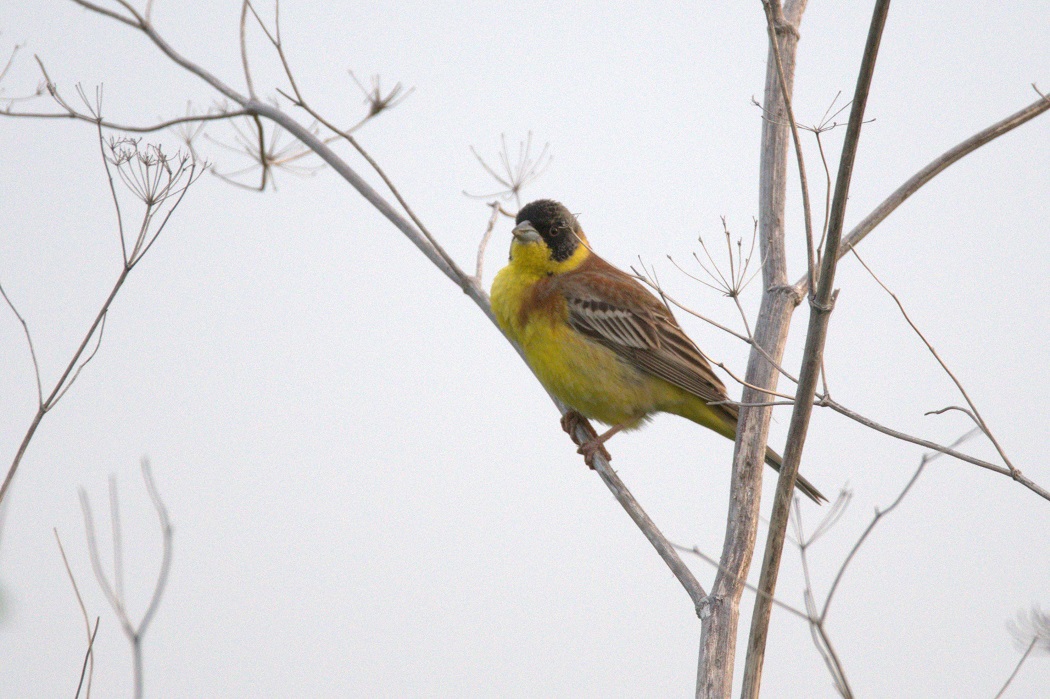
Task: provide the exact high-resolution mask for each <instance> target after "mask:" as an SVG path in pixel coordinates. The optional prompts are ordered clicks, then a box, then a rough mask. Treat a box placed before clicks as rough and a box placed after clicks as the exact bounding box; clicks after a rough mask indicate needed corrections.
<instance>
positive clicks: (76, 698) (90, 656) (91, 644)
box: [73, 616, 102, 699]
mask: <svg viewBox="0 0 1050 699" xmlns="http://www.w3.org/2000/svg"><path fill="white" fill-rule="evenodd" d="M101 620H102V617H100V616H97V617H95V629H94V630H93V631H89V634H88V647H87V651H85V653H84V662H83V664H82V665H81V666H80V681H79V682H77V693H76V694H74V695H73V699H80V690H81V689H83V688H84V673H85V672H87V681H88V683H87V692H86V693H85V695H84V696H85V699H91V676H92V675H93V674H94V672H95V660H94V658H95V653H94V648H95V636H97V635H98V622H100V621H101ZM89 628H90V627H89ZM89 660H90V663H91V668H90V669H88V661H89Z"/></svg>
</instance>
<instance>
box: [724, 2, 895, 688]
mask: <svg viewBox="0 0 1050 699" xmlns="http://www.w3.org/2000/svg"><path fill="white" fill-rule="evenodd" d="M889 5H890V3H889V0H876V3H875V9H874V12H873V14H872V18H871V26H870V27H869V29H868V39H867V43H866V45H865V47H864V57H863V59H862V60H861V66H860V74H859V75H858V77H857V87H856V90H855V92H854V96H853V107H852V109H851V111H850V116H849V124H848V126H847V127H846V137H845V140H844V142H843V145H842V156H841V158H840V160H839V170H838V177H837V179H836V182H835V196H834V198H833V200H832V203H831V216H830V217H829V224H828V237H827V244H826V245H827V247H826V248H825V254H824V258H823V259H822V260H821V269H820V275H819V277H818V282H817V289H816V292H815V293H814V294H812V295H811V296H810V307H811V308H810V317H809V329H808V331H807V333H806V348H805V351H804V353H803V359H802V370H801V371H800V372H799V383H798V390H797V392H796V394H795V408H794V410H793V412H792V414H791V424H790V427H789V428H788V439H787V445H786V447H785V449H784V463H783V465H782V466H781V469H780V478H779V480H778V481H777V492H776V498H775V500H774V501H773V513H772V515H771V516H770V522H769V534H768V536H767V538H766V550H765V555H764V556H763V560H762V574H761V577H760V578H759V583H758V588H759V590H760V591H761V592H760V594H759V595H757V596H756V598H755V611H754V614H753V615H752V617H751V635H750V637H749V639H748V656H747V665H746V667H745V668H744V686H743V690H742V692H741V696H742V697H744V699H757V697H758V690H759V686H760V685H761V682H762V664H763V660H764V658H765V647H766V639H767V636H768V632H769V616H770V612H771V611H772V605H770V604H769V603H768V599H769V598H770V597H771V596H772V595H773V593H774V591H775V590H776V583H777V573H778V572H779V569H780V558H781V554H782V553H783V550H784V537H785V535H786V533H787V524H788V515H789V513H790V510H791V499H792V493H793V491H794V488H795V477H796V476H797V475H798V465H799V462H800V461H801V459H802V448H803V446H804V445H805V440H806V432H807V430H808V429H809V418H810V415H811V414H812V412H813V396H814V394H815V392H816V388H817V381H818V380H819V376H820V367H821V360H822V358H823V352H824V343H825V340H826V339H827V331H828V320H829V318H830V315H831V309H832V306H833V305H834V291H833V289H834V284H835V268H836V265H837V261H838V248H839V244H840V241H841V239H842V224H843V220H844V217H845V211H846V200H847V196H848V193H849V184H850V178H851V177H852V174H853V163H854V159H855V156H856V153H857V143H858V141H859V139H860V129H861V125H862V124H863V121H864V108H865V106H866V104H867V100H868V92H869V90H870V88H871V79H872V75H873V74H874V71H875V59H876V57H877V56H878V52H879V43H880V41H881V39H882V31H883V29H884V28H885V26H886V16H887V14H888V13H889Z"/></svg>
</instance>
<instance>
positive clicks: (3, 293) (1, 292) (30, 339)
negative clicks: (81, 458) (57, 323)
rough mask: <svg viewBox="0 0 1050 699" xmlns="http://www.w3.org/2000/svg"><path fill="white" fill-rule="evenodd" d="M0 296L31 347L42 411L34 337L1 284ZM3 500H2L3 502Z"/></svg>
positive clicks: (40, 404) (42, 397)
mask: <svg viewBox="0 0 1050 699" xmlns="http://www.w3.org/2000/svg"><path fill="white" fill-rule="evenodd" d="M0 296H3V297H4V301H6V302H7V306H8V308H10V309H11V312H12V313H14V314H15V318H17V319H18V322H19V323H21V324H22V332H23V333H25V336H26V343H27V344H28V345H29V357H30V358H31V359H32V360H33V377H34V378H35V379H36V404H37V408H38V409H40V408H42V407H43V405H44V391H43V389H42V388H41V386H40V364H39V362H37V359H36V349H34V348H33V336H32V335H31V334H30V333H29V326H28V325H27V324H26V320H25V318H23V317H22V314H21V313H19V312H18V309H17V308H16V307H15V304H14V303H13V302H12V301H11V299H10V297H8V295H7V292H6V291H4V285H3V284H0ZM2 499H3V498H0V500H2Z"/></svg>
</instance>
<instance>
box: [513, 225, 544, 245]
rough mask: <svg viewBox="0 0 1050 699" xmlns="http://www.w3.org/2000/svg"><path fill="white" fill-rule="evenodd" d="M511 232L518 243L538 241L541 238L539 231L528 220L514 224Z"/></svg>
mask: <svg viewBox="0 0 1050 699" xmlns="http://www.w3.org/2000/svg"><path fill="white" fill-rule="evenodd" d="M511 234H512V235H513V236H514V238H515V239H516V240H517V241H518V242H519V243H538V242H539V241H540V240H541V238H540V234H539V232H538V231H537V230H536V229H535V228H533V227H532V224H531V223H529V222H528V221H522V222H521V223H519V224H518V225H516V226H514V229H513V230H512V231H511Z"/></svg>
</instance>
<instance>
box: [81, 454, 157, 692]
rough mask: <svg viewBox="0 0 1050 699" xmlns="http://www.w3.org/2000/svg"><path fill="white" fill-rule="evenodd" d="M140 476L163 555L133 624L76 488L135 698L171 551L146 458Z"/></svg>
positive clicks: (87, 505)
mask: <svg viewBox="0 0 1050 699" xmlns="http://www.w3.org/2000/svg"><path fill="white" fill-rule="evenodd" d="M142 479H143V481H145V483H146V491H147V492H148V493H149V497H150V500H151V501H152V502H153V507H154V509H155V510H156V511H157V517H158V518H159V519H160V531H161V539H162V546H163V554H162V557H161V563H160V570H159V571H158V573H157V578H156V581H155V582H154V585H153V594H152V596H151V597H150V601H149V604H148V605H147V606H146V611H145V612H143V614H142V617H141V618H140V619H139V622H138V623H137V624H136V623H134V622H132V620H131V615H130V613H129V612H128V608H127V605H126V604H125V602H124V598H123V596H122V595H121V593H120V591H119V590H118V589H117V588H116V587H115V586H114V585H113V584H112V583H110V581H109V578H108V577H107V576H106V573H105V571H104V570H103V569H102V559H101V556H100V555H99V551H98V539H97V538H96V536H95V521H94V518H93V517H92V515H91V503H90V501H89V500H88V496H87V492H85V491H84V489H83V488H81V489H80V507H81V509H82V510H83V513H84V532H85V534H86V535H87V543H88V553H89V554H90V558H91V568H92V570H94V571H95V579H96V580H97V581H98V584H99V587H101V588H102V593H103V594H104V595H105V597H106V600H107V601H108V602H109V606H110V607H112V608H113V612H114V613H115V614H116V615H117V619H118V620H119V621H120V626H121V628H122V629H123V630H124V635H125V636H127V639H128V643H130V644H131V658H132V665H133V668H134V694H133V696H134V697H135V699H141V698H142V687H143V674H142V639H143V638H144V637H145V635H146V631H147V630H148V629H149V625H150V622H151V621H153V616H154V614H156V612H157V609H158V608H159V607H160V601H161V598H162V597H163V596H164V587H165V585H166V584H167V582H168V573H169V572H170V571H171V553H172V528H171V520H170V519H169V518H168V509H167V507H165V505H164V502H163V501H162V500H161V498H160V494H159V493H158V492H157V486H156V484H155V483H154V482H153V473H152V471H150V467H149V461H148V460H147V459H143V460H142ZM113 514H114V513H111V519H112V525H113V528H114V531H117V530H119V527H120V523H119V521H118V520H117V519H116V517H115V516H113ZM115 553H117V554H118V555H119V550H118V551H115ZM122 569H123V561H120V562H119V564H116V563H115V564H114V570H122Z"/></svg>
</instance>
